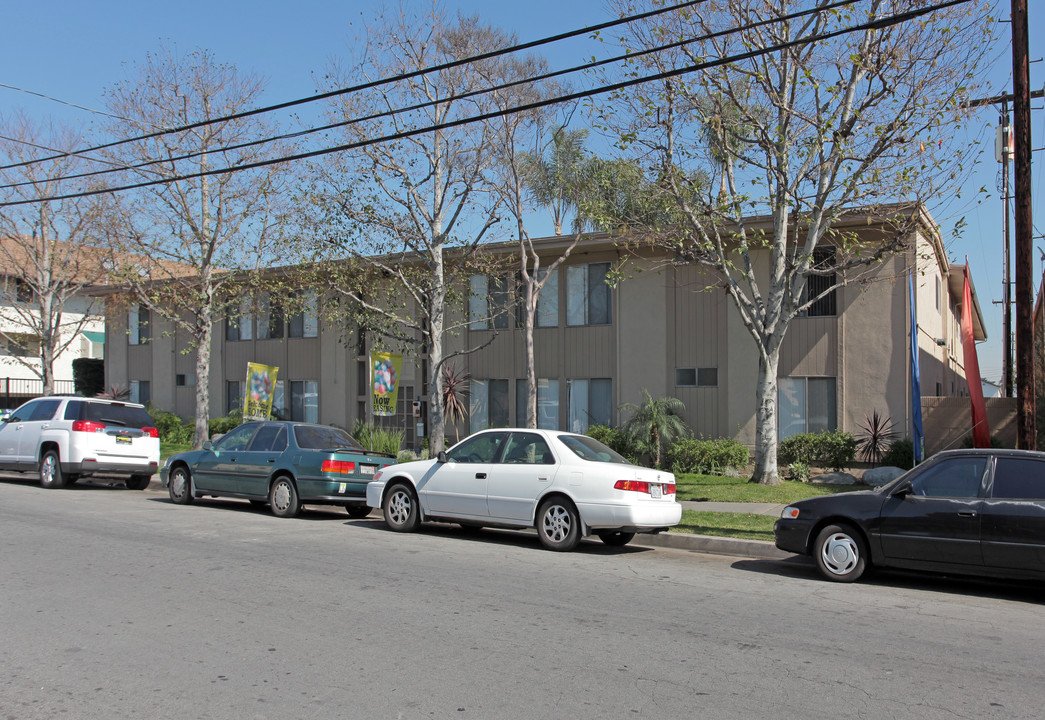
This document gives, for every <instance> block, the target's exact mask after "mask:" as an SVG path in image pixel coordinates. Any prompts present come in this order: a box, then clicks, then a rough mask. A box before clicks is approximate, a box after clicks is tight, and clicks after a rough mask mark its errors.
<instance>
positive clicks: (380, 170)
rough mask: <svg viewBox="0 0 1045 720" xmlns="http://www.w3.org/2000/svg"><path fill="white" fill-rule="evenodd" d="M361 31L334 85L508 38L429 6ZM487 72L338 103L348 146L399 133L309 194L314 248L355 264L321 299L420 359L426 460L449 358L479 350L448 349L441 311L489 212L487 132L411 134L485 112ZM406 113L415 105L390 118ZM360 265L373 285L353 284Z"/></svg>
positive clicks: (447, 321)
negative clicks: (360, 317)
mask: <svg viewBox="0 0 1045 720" xmlns="http://www.w3.org/2000/svg"><path fill="white" fill-rule="evenodd" d="M367 30H368V34H367V40H366V43H365V44H361V45H360V51H359V57H358V58H357V60H356V64H355V66H353V67H352V68H351V70H350V71H347V72H346V71H344V70H342V69H339V68H334V69H332V70H331V72H330V73H329V77H330V78H331V81H332V82H333V83H334V84H335V85H337V86H344V85H347V84H354V83H357V82H359V81H360V80H362V81H371V80H375V79H377V78H384V77H392V76H398V75H401V74H407V73H412V72H415V71H417V70H421V69H424V68H427V67H430V66H434V65H439V64H443V63H447V62H450V61H453V60H458V59H462V58H466V57H470V56H473V55H476V54H479V53H482V52H485V51H489V50H493V49H495V48H500V47H503V46H505V45H507V44H509V43H510V40H511V38H510V37H509V36H507V35H505V34H504V33H502V32H501V31H499V30H497V29H494V28H491V27H488V26H485V25H483V24H481V23H480V22H479V21H478V20H477V19H476V18H471V17H460V18H458V19H457V20H456V22H450V21H448V20H447V18H446V17H445V16H444V15H443V13H442V11H441V10H440V9H439V8H438V7H435V6H433V7H431V8H430V9H429V10H428V11H418V12H416V13H415V12H414V11H412V9H410V8H408V7H406V6H405V5H404V6H401V7H400V8H399V9H398V14H391V15H379V16H378V17H377V18H376V19H375V21H374V22H373V23H372V24H371V25H370V26H369V27H368V28H367ZM486 74H496V73H493V72H492V71H491V72H488V73H484V72H483V71H481V70H480V69H477V68H476V67H475V66H463V67H454V68H449V69H443V70H439V71H436V72H431V73H427V74H425V75H423V76H418V77H412V78H408V79H402V80H399V81H397V82H395V83H394V84H391V85H383V86H381V87H378V88H375V89H372V90H369V91H363V92H357V93H353V94H351V95H347V96H343V97H341V98H340V101H339V104H338V105H337V106H336V107H335V108H334V109H333V111H332V115H333V116H334V118H335V119H337V120H341V121H346V120H355V122H352V123H351V124H349V125H347V126H346V127H345V128H344V132H345V133H346V135H347V139H348V140H349V141H362V140H367V139H373V138H382V137H389V136H397V137H396V139H390V140H387V141H385V142H381V143H377V144H371V145H365V146H363V147H361V148H359V149H358V150H357V151H355V152H352V153H346V154H344V155H342V156H340V157H338V158H335V159H334V160H333V161H332V162H331V163H330V164H329V165H328V166H327V167H325V168H324V169H323V175H322V179H321V180H320V181H319V185H318V187H317V190H316V194H315V195H314V197H313V205H314V206H315V207H316V209H317V211H318V224H317V226H316V237H317V240H316V242H317V246H319V247H320V249H321V251H322V252H323V253H324V254H326V255H328V256H337V255H341V256H344V257H349V258H353V259H354V260H355V263H354V264H353V265H350V266H346V267H354V268H356V269H353V270H350V271H349V273H350V274H351V275H352V277H347V276H346V277H345V278H344V282H342V281H341V280H339V279H338V276H337V275H335V274H333V271H331V272H330V273H328V274H327V277H328V280H329V281H330V289H331V292H333V293H335V294H340V295H341V296H342V297H344V298H345V299H347V300H349V301H350V302H351V303H355V304H357V305H358V306H359V307H360V308H362V309H364V310H365V311H367V312H369V313H371V314H372V317H373V318H375V321H376V322H374V323H371V327H372V328H374V329H376V330H377V331H378V332H383V333H385V334H386V335H392V334H394V335H397V336H398V337H400V338H401V339H406V340H409V341H410V342H412V343H413V344H414V346H415V347H417V346H420V347H421V348H423V351H427V355H428V367H427V375H428V377H427V380H428V408H429V410H428V426H429V443H430V449H431V452H432V453H437V452H438V451H439V450H441V449H442V448H443V445H444V434H445V418H444V409H443V383H444V373H443V371H442V369H443V367H444V365H445V364H446V362H447V361H448V360H449V359H451V358H452V357H454V356H456V355H459V354H461V353H463V352H470V351H474V350H475V349H477V348H465V349H464V350H460V351H456V352H448V350H447V346H446V340H445V338H446V336H447V335H448V334H449V333H452V332H456V331H457V330H459V329H462V328H463V327H464V322H465V321H461V322H457V321H455V320H452V319H451V316H450V313H449V310H450V308H451V306H452V305H453V303H455V302H457V303H459V302H460V300H461V295H460V292H459V288H461V287H463V286H464V285H465V284H466V282H467V278H468V274H469V273H470V272H472V271H473V269H474V267H475V265H474V263H475V262H476V260H477V250H478V249H479V247H480V244H481V243H482V242H483V241H484V240H485V239H486V238H487V237H488V233H489V231H490V229H491V228H492V227H493V226H494V225H495V224H496V223H497V221H498V215H497V202H496V199H495V198H494V197H492V196H491V193H490V191H489V187H488V185H487V184H486V178H485V174H486V173H487V172H488V170H489V168H490V165H491V163H492V162H493V160H494V158H493V156H492V138H491V129H490V126H489V125H488V124H473V125H466V126H460V127H454V128H446V127H444V128H443V129H438V130H435V131H433V132H428V133H423V134H412V133H415V132H417V131H418V130H419V129H421V128H427V127H433V126H439V125H444V126H445V125H446V124H447V123H452V122H454V121H455V120H460V119H462V118H465V117H468V116H473V115H476V114H480V113H482V112H485V111H488V110H489V109H490V108H493V107H495V105H494V103H493V101H492V100H491V98H490V97H489V96H487V95H474V94H473V95H470V94H471V93H474V92H475V91H477V90H481V89H482V88H484V87H485V80H484V75H486ZM349 80H351V81H352V82H351V83H350V82H349ZM408 106H419V107H417V109H415V110H412V111H409V112H405V113H393V112H392V111H394V110H398V109H401V108H404V107H408ZM377 115H381V117H375V116H377ZM367 118H369V119H367ZM360 264H361V265H362V266H365V267H369V268H370V269H371V270H372V271H377V272H378V273H379V274H380V275H382V276H383V282H380V283H367V284H366V287H365V288H360V287H359V283H358V268H359V267H360ZM455 288H458V290H455ZM375 325H376V326H378V327H375Z"/></svg>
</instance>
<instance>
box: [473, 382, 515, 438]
mask: <svg viewBox="0 0 1045 720" xmlns="http://www.w3.org/2000/svg"><path fill="white" fill-rule="evenodd" d="M509 417H510V416H509V414H508V381H507V380H499V379H492V380H472V382H471V386H470V388H469V395H468V428H469V431H470V432H473V433H474V432H479V431H480V430H485V429H486V428H492V427H508V424H509V423H508V420H509Z"/></svg>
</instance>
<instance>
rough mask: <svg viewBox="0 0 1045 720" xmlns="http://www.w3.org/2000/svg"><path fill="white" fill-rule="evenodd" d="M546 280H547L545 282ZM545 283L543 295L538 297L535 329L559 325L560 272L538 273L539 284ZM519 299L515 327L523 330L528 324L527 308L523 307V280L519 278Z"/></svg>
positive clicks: (543, 271)
mask: <svg viewBox="0 0 1045 720" xmlns="http://www.w3.org/2000/svg"><path fill="white" fill-rule="evenodd" d="M545 278H547V280H546V281H545ZM542 281H544V286H543V287H542V288H541V293H540V294H539V295H538V296H537V314H536V315H535V316H534V321H533V325H534V327H558V325H559V272H558V270H556V271H555V272H553V273H550V274H549V272H548V269H547V268H541V269H540V270H538V271H537V282H542ZM518 286H519V298H518V302H517V303H516V306H515V327H517V328H521V327H524V326H525V323H526V317H525V314H526V308H524V307H523V298H522V278H521V277H520V278H519V283H518Z"/></svg>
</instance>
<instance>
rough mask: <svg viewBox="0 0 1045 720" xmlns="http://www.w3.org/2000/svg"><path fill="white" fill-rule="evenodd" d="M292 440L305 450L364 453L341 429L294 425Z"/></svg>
mask: <svg viewBox="0 0 1045 720" xmlns="http://www.w3.org/2000/svg"><path fill="white" fill-rule="evenodd" d="M294 438H295V439H296V440H297V443H298V447H299V448H304V449H306V450H338V449H340V448H346V449H348V450H357V451H360V452H365V451H364V450H363V447H362V446H361V445H360V444H359V443H357V442H356V441H355V439H354V438H353V437H352V436H351V435H349V434H348V433H347V432H345V431H344V430H342V429H341V428H336V427H329V426H327V425H295V426H294Z"/></svg>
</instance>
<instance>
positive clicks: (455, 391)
mask: <svg viewBox="0 0 1045 720" xmlns="http://www.w3.org/2000/svg"><path fill="white" fill-rule="evenodd" d="M469 380H471V376H470V375H467V374H465V373H463V372H459V371H458V370H457V366H456V365H454V364H453V363H450V364H449V365H444V366H443V412H444V413H445V414H446V419H447V420H448V421H449V422H450V423H452V424H453V426H454V434H455V435H456V437H457V442H460V441H461V431H460V430H459V429H458V428H459V427H460V424H461V423H462V422H464V419H465V418H466V417H468V381H469Z"/></svg>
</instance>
